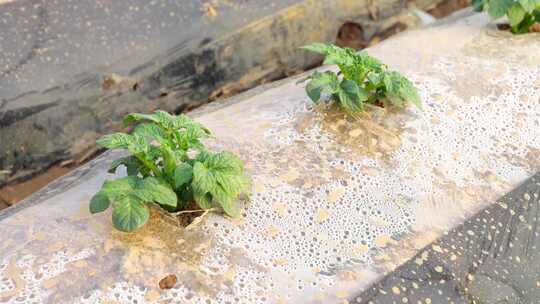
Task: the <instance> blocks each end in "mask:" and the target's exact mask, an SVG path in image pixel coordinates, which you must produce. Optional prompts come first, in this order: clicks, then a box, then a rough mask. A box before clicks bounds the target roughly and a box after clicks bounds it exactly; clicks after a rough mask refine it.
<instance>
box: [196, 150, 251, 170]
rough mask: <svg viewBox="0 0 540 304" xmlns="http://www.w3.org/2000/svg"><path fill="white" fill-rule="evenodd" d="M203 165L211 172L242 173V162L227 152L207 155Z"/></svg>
mask: <svg viewBox="0 0 540 304" xmlns="http://www.w3.org/2000/svg"><path fill="white" fill-rule="evenodd" d="M204 163H205V164H206V166H207V167H208V168H209V169H211V170H212V171H222V172H228V173H232V174H242V173H243V172H244V163H243V162H242V160H241V159H240V158H239V157H238V156H236V155H234V154H232V153H230V152H227V151H223V152H219V153H215V154H209V155H208V156H207V158H206V159H205V161H204Z"/></svg>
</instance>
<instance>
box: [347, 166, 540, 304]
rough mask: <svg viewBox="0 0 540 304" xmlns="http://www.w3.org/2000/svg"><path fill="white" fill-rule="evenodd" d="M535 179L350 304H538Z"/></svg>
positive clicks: (538, 188) (538, 182)
mask: <svg viewBox="0 0 540 304" xmlns="http://www.w3.org/2000/svg"><path fill="white" fill-rule="evenodd" d="M539 198H540V174H537V175H535V176H534V177H532V178H531V179H529V180H527V181H526V182H525V183H524V184H523V185H521V186H519V187H518V188H517V189H515V190H513V191H512V192H510V193H509V194H507V195H506V196H504V197H502V198H501V199H500V200H497V203H495V204H493V205H491V206H490V207H488V208H486V209H485V210H483V211H481V212H479V213H478V214H477V215H475V216H474V217H472V218H471V219H469V220H467V221H466V222H465V223H463V224H462V225H460V226H459V227H457V228H455V229H453V230H451V231H449V232H448V233H446V234H445V235H444V236H443V237H442V238H441V239H438V240H437V241H435V242H434V243H432V244H430V245H429V246H427V247H426V248H425V249H423V250H421V251H420V252H418V254H416V255H415V256H414V257H413V258H412V259H411V260H410V261H409V262H407V263H406V264H404V265H403V266H401V267H399V268H398V269H396V270H395V271H394V272H392V273H391V274H390V275H389V276H388V277H386V278H384V279H383V280H382V281H381V282H379V283H377V284H375V285H374V286H372V287H371V288H369V289H368V290H367V291H365V292H363V293H361V294H360V295H358V296H355V297H352V298H351V299H350V303H455V304H458V303H516V304H517V303H540V269H539V267H540V266H539V263H538V261H539V259H540V250H539V246H540V238H539V234H540V230H539V228H540V227H539V221H540V218H539V214H540V200H539Z"/></svg>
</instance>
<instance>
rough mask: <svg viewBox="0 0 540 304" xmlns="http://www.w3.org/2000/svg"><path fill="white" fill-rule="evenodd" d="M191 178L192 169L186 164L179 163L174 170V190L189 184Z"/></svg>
mask: <svg viewBox="0 0 540 304" xmlns="http://www.w3.org/2000/svg"><path fill="white" fill-rule="evenodd" d="M192 178H193V167H191V166H190V165H189V164H188V163H181V164H180V165H178V166H177V167H176V169H174V188H175V189H178V188H180V187H181V186H183V185H185V184H187V183H189V182H190V181H191V179H192Z"/></svg>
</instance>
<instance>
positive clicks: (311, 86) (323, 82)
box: [306, 71, 339, 102]
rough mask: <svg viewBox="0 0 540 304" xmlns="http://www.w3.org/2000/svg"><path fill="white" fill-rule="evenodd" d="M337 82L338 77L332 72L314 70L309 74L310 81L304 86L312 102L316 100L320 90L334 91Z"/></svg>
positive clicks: (319, 96) (318, 97)
mask: <svg viewBox="0 0 540 304" xmlns="http://www.w3.org/2000/svg"><path fill="white" fill-rule="evenodd" d="M338 83H339V81H338V77H337V75H336V74H334V73H333V72H330V71H326V72H324V73H321V72H315V73H313V75H311V77H310V81H309V83H308V84H307V86H306V93H307V94H308V96H309V98H311V100H312V101H313V102H318V101H319V100H320V98H321V93H322V92H327V93H330V94H333V93H335V92H336V91H337V87H338Z"/></svg>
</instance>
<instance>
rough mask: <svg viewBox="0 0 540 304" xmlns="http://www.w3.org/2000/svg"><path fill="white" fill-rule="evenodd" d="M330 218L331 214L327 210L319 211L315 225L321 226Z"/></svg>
mask: <svg viewBox="0 0 540 304" xmlns="http://www.w3.org/2000/svg"><path fill="white" fill-rule="evenodd" d="M329 217H330V213H329V212H328V210H326V209H319V210H318V211H317V215H315V223H317V224H320V223H322V222H324V221H326V220H327V219H328V218H329Z"/></svg>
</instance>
